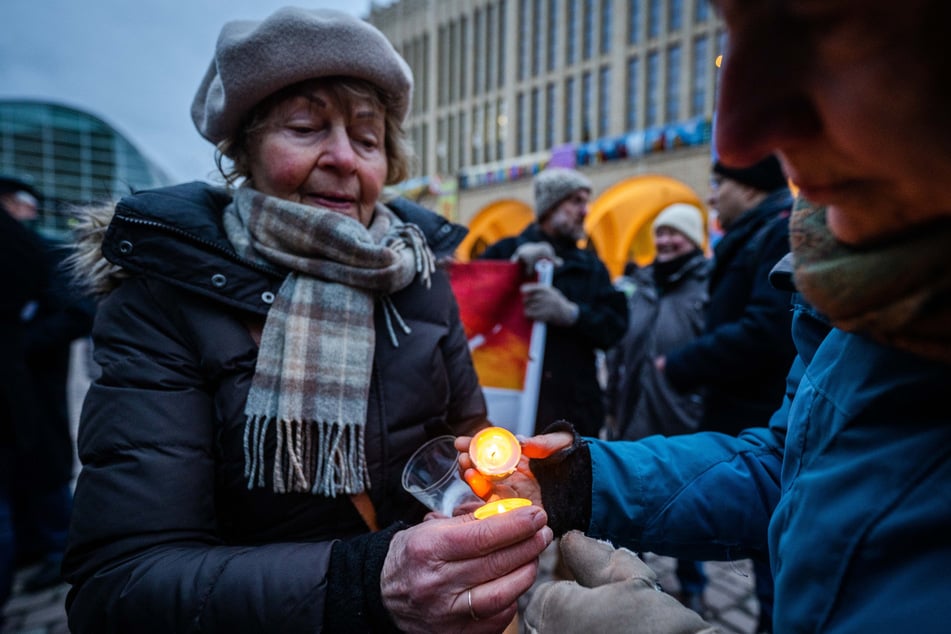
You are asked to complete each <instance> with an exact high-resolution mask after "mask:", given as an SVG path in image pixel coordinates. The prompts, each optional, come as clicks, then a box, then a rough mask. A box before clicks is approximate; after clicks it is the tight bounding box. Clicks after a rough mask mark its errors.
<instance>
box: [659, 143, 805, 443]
mask: <svg viewBox="0 0 951 634" xmlns="http://www.w3.org/2000/svg"><path fill="white" fill-rule="evenodd" d="M708 202H709V204H710V206H711V208H713V209H715V210H716V212H717V218H718V221H719V223H720V226H721V227H722V229H723V232H724V233H723V238H722V239H721V240H720V241H719V242H718V243H717V246H716V248H715V249H714V256H713V270H712V272H711V274H710V289H709V292H710V301H709V303H708V304H707V315H706V326H705V327H704V332H703V334H702V335H701V336H700V337H697V338H696V339H694V340H693V341H691V342H689V343H687V344H685V345H683V346H681V347H679V348H676V349H674V350H672V351H670V352H669V353H668V354H667V355H665V357H664V360H663V362H662V365H663V371H664V374H665V376H666V377H667V380H668V381H670V383H671V384H672V385H673V386H675V387H676V388H678V389H680V390H682V391H691V390H696V389H698V388H703V389H704V391H705V394H704V397H705V403H704V410H703V418H702V420H701V423H700V429H702V430H710V431H722V432H725V433H729V434H737V433H739V432H740V431H741V430H743V429H744V428H746V427H755V426H762V425H764V424H766V421H768V420H769V416H770V415H771V414H772V413H773V411H775V409H776V407H777V406H778V405H779V403H780V401H781V400H782V397H783V389H784V385H785V377H786V372H787V371H788V370H789V364H790V363H791V362H792V359H793V356H794V355H795V349H794V347H793V344H792V337H791V336H790V334H789V328H790V323H791V319H792V312H791V309H790V306H791V303H790V300H791V297H790V293H789V292H787V291H783V290H779V289H776V288H773V287H772V286H771V285H770V283H769V272H770V270H771V269H772V268H773V267H774V266H775V265H776V263H777V262H779V261H780V260H781V259H782V257H783V256H784V255H785V254H786V253H787V252H788V251H789V211H790V209H791V208H792V194H791V193H790V191H789V187H788V184H787V182H786V177H785V175H784V174H783V171H782V168H781V167H780V165H779V161H777V160H776V158H775V157H768V158H766V159H764V160H763V161H760V162H759V163H757V164H756V165H754V166H751V167H748V168H742V169H737V168H731V167H727V166H726V165H724V164H723V163H721V162H717V163H715V164H714V166H713V177H712V181H711V194H710V199H709V201H708Z"/></svg>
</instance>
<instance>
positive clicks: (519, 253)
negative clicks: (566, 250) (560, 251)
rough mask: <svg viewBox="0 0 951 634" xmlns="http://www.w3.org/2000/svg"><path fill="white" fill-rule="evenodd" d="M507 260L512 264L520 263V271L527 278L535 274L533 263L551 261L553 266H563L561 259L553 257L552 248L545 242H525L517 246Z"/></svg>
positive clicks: (553, 250) (553, 251)
mask: <svg viewBox="0 0 951 634" xmlns="http://www.w3.org/2000/svg"><path fill="white" fill-rule="evenodd" d="M509 259H510V260H511V261H512V262H520V263H521V265H522V270H523V271H524V272H525V275H526V276H528V277H531V276H532V275H534V274H535V263H536V262H538V261H539V260H551V261H552V262H554V264H555V266H561V265H562V264H563V262H562V260H561V258H559V257H558V256H557V255H555V249H554V247H552V246H551V245H550V244H548V243H547V242H526V243H525V244H522V245H519V247H518V248H517V249H515V253H513V254H512V257H511V258H509Z"/></svg>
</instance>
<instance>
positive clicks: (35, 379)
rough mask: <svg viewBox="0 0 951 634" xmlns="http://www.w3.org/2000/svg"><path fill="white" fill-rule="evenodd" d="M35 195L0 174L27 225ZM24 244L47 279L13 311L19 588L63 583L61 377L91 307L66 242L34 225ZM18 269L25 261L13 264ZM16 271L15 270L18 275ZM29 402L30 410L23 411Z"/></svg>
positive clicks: (67, 493)
mask: <svg viewBox="0 0 951 634" xmlns="http://www.w3.org/2000/svg"><path fill="white" fill-rule="evenodd" d="M39 199H40V195H39V192H37V191H36V190H35V189H33V188H32V187H31V186H29V185H28V184H26V183H24V182H22V181H20V180H18V179H16V178H14V177H8V176H0V203H2V207H3V209H4V210H5V211H6V213H7V215H8V216H9V217H11V218H13V219H14V220H16V221H17V222H19V223H21V224H23V225H24V226H26V227H27V228H31V227H32V225H33V224H34V223H35V221H36V220H37V218H38V203H39ZM30 243H32V244H35V245H38V246H39V248H40V251H41V253H42V255H43V261H42V265H41V267H40V269H39V270H40V271H42V272H43V274H44V277H45V279H46V281H45V283H43V284H42V285H40V286H39V288H38V289H37V290H36V291H35V292H34V293H33V295H32V296H31V297H30V298H29V300H28V301H27V302H26V303H25V304H24V305H23V307H22V309H21V310H20V314H19V321H20V323H19V328H18V330H19V338H18V341H17V343H16V344H15V347H14V348H13V349H12V350H11V352H13V351H15V354H17V355H22V358H23V361H24V364H25V370H24V374H23V376H22V377H20V378H19V380H20V381H23V382H29V387H28V388H23V389H24V392H23V396H22V397H21V396H15V398H16V400H18V401H20V403H19V404H18V405H17V407H18V408H19V409H20V414H19V417H20V419H21V420H20V421H19V422H18V423H17V424H16V431H15V434H16V435H18V436H19V437H20V441H19V442H18V443H16V446H17V447H18V451H17V455H16V456H15V460H14V462H15V464H16V465H17V466H16V470H17V473H18V474H20V475H21V477H20V478H19V479H18V483H17V485H16V487H15V490H14V492H13V495H12V504H13V519H14V527H15V528H14V531H15V544H16V546H15V551H16V564H17V565H18V566H23V565H26V564H33V563H36V562H39V564H40V565H39V567H38V568H37V569H36V570H34V571H33V572H32V573H31V574H30V575H29V576H27V577H26V578H25V579H24V580H23V584H22V589H23V590H24V591H25V592H33V591H36V590H41V589H43V588H46V587H48V586H51V585H55V584H57V583H61V582H62V578H61V576H60V563H61V562H62V558H63V550H64V549H65V547H66V531H67V528H68V526H69V514H70V510H71V507H72V491H71V487H70V484H71V481H72V477H73V439H72V433H71V431H70V425H69V411H68V396H67V391H66V390H67V381H68V377H69V360H70V352H71V344H72V342H73V341H74V340H76V339H78V338H80V337H84V336H86V335H88V334H89V331H90V328H91V327H92V317H93V313H94V310H95V307H94V305H93V302H92V301H91V300H90V299H88V298H86V297H83V296H82V295H81V294H80V293H79V292H78V289H77V288H76V285H75V284H73V282H72V279H71V274H70V273H69V271H67V270H66V268H65V260H66V258H67V256H68V255H69V253H70V249H69V246H68V245H67V244H65V243H63V242H60V241H58V240H54V239H51V238H48V237H46V236H44V235H42V234H40V233H38V232H34V235H33V236H31V240H30ZM17 268H18V269H20V270H22V268H23V265H18V266H17ZM19 275H20V271H19V270H18V271H17V272H16V273H14V276H15V277H19ZM27 409H29V411H26V410H27Z"/></svg>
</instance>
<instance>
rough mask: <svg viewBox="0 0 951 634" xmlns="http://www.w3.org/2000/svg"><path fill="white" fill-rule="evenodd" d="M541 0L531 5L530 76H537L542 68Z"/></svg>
mask: <svg viewBox="0 0 951 634" xmlns="http://www.w3.org/2000/svg"><path fill="white" fill-rule="evenodd" d="M542 17H543V16H542V0H535V2H534V6H533V7H532V76H533V77H537V76H538V75H539V73H541V70H542V60H541V57H542V53H543V52H544V50H545V49H544V47H543V46H542V33H543V30H542Z"/></svg>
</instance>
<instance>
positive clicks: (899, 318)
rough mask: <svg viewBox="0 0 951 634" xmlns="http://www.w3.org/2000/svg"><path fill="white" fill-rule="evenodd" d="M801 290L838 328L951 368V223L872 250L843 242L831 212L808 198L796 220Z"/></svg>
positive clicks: (794, 229) (796, 259) (797, 271)
mask: <svg viewBox="0 0 951 634" xmlns="http://www.w3.org/2000/svg"><path fill="white" fill-rule="evenodd" d="M789 228H790V232H789V233H790V242H791V244H792V252H793V268H794V275H795V280H796V289H797V290H798V291H799V292H801V293H802V294H803V295H804V296H805V297H806V299H808V300H809V301H810V302H811V303H812V304H813V305H814V306H815V307H816V308H817V309H818V310H820V311H821V312H822V313H823V314H825V315H826V316H827V317H829V319H830V320H831V321H832V324H833V325H834V326H835V327H836V328H840V329H842V330H846V331H849V332H859V333H862V334H865V335H867V336H869V337H871V338H872V339H875V340H876V341H878V342H880V343H883V344H885V345H889V346H892V347H895V348H899V349H903V350H907V351H909V352H912V353H914V354H917V355H919V356H923V357H927V358H929V359H936V360H938V361H943V362H945V363H951V329H949V328H948V325H949V324H951V267H949V264H951V252H949V250H948V248H949V245H951V225H949V223H948V222H940V221H939V222H936V223H932V224H931V225H930V226H928V227H926V228H924V229H923V230H920V231H915V232H914V233H911V234H908V235H905V236H901V237H896V238H894V239H891V240H889V241H888V242H886V243H881V244H879V245H876V246H872V247H868V248H857V247H850V246H848V245H844V244H842V243H840V242H838V241H837V240H836V239H835V237H834V236H833V235H832V234H831V233H830V232H829V229H828V227H827V226H826V210H825V207H817V206H814V205H812V204H811V203H809V202H808V201H806V200H803V199H802V198H800V199H799V200H798V201H797V202H796V206H795V208H794V209H793V213H792V217H791V218H790V225H789Z"/></svg>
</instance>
